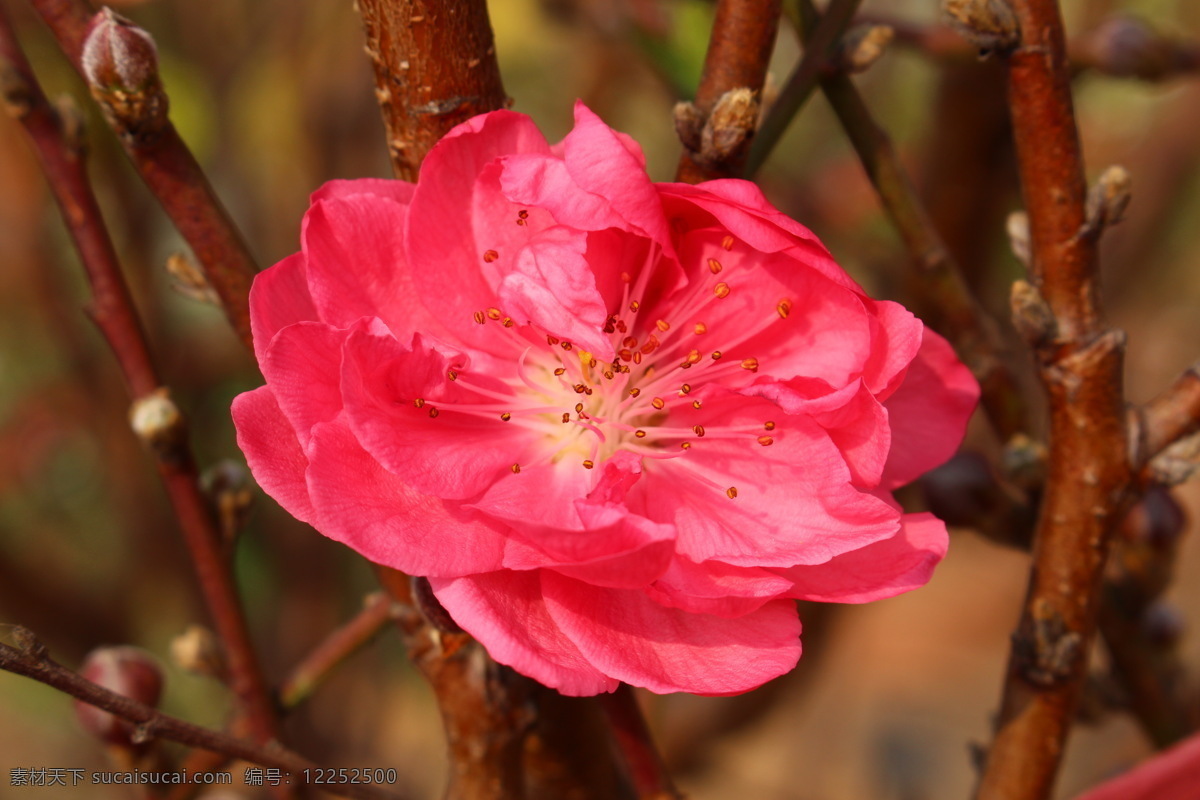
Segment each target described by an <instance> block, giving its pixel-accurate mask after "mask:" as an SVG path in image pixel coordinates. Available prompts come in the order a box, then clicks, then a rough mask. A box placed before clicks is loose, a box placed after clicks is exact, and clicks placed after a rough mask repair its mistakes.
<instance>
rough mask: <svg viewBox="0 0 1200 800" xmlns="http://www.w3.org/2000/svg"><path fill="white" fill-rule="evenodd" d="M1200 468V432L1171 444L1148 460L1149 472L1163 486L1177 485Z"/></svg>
mask: <svg viewBox="0 0 1200 800" xmlns="http://www.w3.org/2000/svg"><path fill="white" fill-rule="evenodd" d="M1198 470H1200V433H1196V434H1193V435H1191V436H1188V437H1186V438H1183V439H1180V440H1179V441H1177V442H1175V443H1174V444H1172V445H1171V446H1170V447H1168V448H1167V449H1165V450H1163V451H1162V452H1161V453H1159V454H1158V455H1157V456H1155V457H1154V458H1153V459H1152V460H1151V461H1150V473H1151V474H1152V476H1153V478H1154V480H1155V481H1157V482H1158V483H1161V484H1163V485H1164V486H1177V485H1179V484H1181V483H1183V482H1184V481H1186V480H1187V479H1188V478H1190V477H1192V476H1193V475H1195V474H1196V472H1197V471H1198Z"/></svg>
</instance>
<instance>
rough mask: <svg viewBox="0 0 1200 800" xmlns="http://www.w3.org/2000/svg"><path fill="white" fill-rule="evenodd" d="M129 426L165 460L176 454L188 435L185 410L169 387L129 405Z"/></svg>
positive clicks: (174, 456) (157, 390)
mask: <svg viewBox="0 0 1200 800" xmlns="http://www.w3.org/2000/svg"><path fill="white" fill-rule="evenodd" d="M129 425H130V427H131V428H133V432H134V433H136V434H137V437H138V438H139V439H141V440H142V443H143V444H145V445H146V446H147V447H149V448H150V449H151V450H153V451H154V453H155V454H156V455H157V456H158V457H159V458H162V459H165V460H171V459H174V458H176V457H177V454H178V453H179V452H180V450H179V448H180V447H182V446H183V444H184V440H185V438H186V431H185V429H184V424H183V413H182V412H180V410H179V407H178V406H176V405H175V403H174V401H172V400H171V395H170V394H169V393H168V392H167V390H166V389H156V390H155V391H153V392H151V393H150V394H148V395H146V396H144V397H139V398H138V399H136V400H134V401H133V405H131V406H130V407H129Z"/></svg>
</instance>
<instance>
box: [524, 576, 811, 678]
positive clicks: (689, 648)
mask: <svg viewBox="0 0 1200 800" xmlns="http://www.w3.org/2000/svg"><path fill="white" fill-rule="evenodd" d="M542 592H543V594H544V596H545V598H546V607H547V609H549V611H550V616H551V617H552V618H553V619H554V621H555V622H556V623H557V624H558V627H559V629H560V630H562V632H563V633H565V634H566V635H567V636H568V637H569V638H570V639H571V640H572V641H573V642H574V643H575V645H576V646H577V647H578V648H579V651H580V652H581V653H582V654H583V655H584V657H585V658H586V659H587V660H588V661H589V662H591V663H592V664H594V665H595V666H596V668H597V669H599V670H600V671H601V672H603V673H604V674H606V675H610V676H612V677H613V678H616V679H617V680H621V681H624V682H626V683H629V684H632V685H634V686H641V687H644V688H646V689H649V690H650V691H652V692H659V693H664V692H692V693H694V694H706V695H727V694H739V693H741V692H747V691H749V690H751V689H754V688H755V687H757V686H760V685H762V684H763V683H766V682H767V681H769V680H771V679H772V678H776V677H778V676H780V675H782V674H784V673H785V672H787V671H788V670H790V669H792V668H793V667H795V666H796V662H797V660H799V658H800V618H799V616H798V615H797V614H796V607H795V605H794V604H793V603H792V602H791V601H790V600H775V601H772V602H770V603H767V604H766V605H764V606H762V607H761V608H759V609H758V610H757V611H754V612H752V613H750V614H746V615H745V616H741V617H738V618H737V619H723V618H721V617H715V616H712V615H709V614H690V613H688V612H686V611H680V610H679V609H674V608H666V607H664V606H661V605H659V604H658V603H655V602H654V601H653V600H651V599H649V598H648V597H647V596H646V595H645V594H644V593H643V592H640V591H636V590H621V589H607V588H603V587H596V586H590V585H588V584H586V583H583V582H580V581H576V580H572V579H571V578H567V577H563V576H561V575H556V574H554V573H552V572H545V573H543V574H542Z"/></svg>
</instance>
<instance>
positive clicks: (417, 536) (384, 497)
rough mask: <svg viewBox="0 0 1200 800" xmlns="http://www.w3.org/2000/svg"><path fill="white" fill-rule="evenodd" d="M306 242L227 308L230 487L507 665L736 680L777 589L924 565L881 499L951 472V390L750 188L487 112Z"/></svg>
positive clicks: (944, 374) (967, 383)
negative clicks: (245, 307) (235, 358)
mask: <svg viewBox="0 0 1200 800" xmlns="http://www.w3.org/2000/svg"><path fill="white" fill-rule="evenodd" d="M301 239H302V249H301V252H300V253H298V254H296V255H293V256H291V257H289V258H287V259H284V260H283V261H282V262H280V263H279V264H277V265H275V267H273V268H272V269H270V270H268V271H266V272H264V273H263V274H262V275H260V276H259V277H258V279H257V280H256V282H255V284H254V289H253V292H252V294H251V312H252V319H253V327H254V343H255V348H256V354H257V357H258V361H259V365H260V366H261V368H262V371H263V374H264V375H265V376H266V380H267V385H266V386H263V387H261V388H259V389H256V390H254V391H252V392H248V393H246V394H243V395H241V396H240V397H238V398H237V400H236V401H235V402H234V407H233V414H234V419H235V421H236V423H237V428H238V440H239V443H240V445H241V447H242V449H243V451H244V452H245V453H246V457H247V459H248V461H249V463H250V466H251V468H252V469H253V471H254V474H255V476H256V477H257V479H258V481H259V483H260V484H261V485H262V486H263V488H264V489H265V490H266V491H267V492H268V493H269V494H271V495H272V496H273V497H274V498H275V499H277V500H278V501H279V502H280V503H281V504H282V505H283V506H284V507H285V508H286V509H287V510H288V511H290V512H291V513H292V514H294V515H295V516H297V517H299V518H300V519H302V520H304V521H306V522H309V523H311V524H312V525H313V526H314V527H316V528H317V529H318V530H319V531H321V532H322V533H324V534H325V535H326V536H329V537H331V538H333V539H336V540H338V541H340V542H343V543H345V544H347V545H348V546H350V547H352V548H353V549H355V550H357V551H358V552H359V553H361V554H363V555H364V556H366V557H367V558H369V559H372V560H373V561H376V562H379V563H381V564H386V565H388V566H391V567H395V568H397V569H400V570H403V571H404V572H407V573H410V574H414V575H423V576H427V577H428V578H429V581H430V584H431V585H432V587H433V590H434V593H435V594H436V595H437V598H438V599H439V600H440V602H441V603H442V604H443V605H444V606H445V608H446V609H447V611H448V612H449V613H450V614H451V616H453V618H454V619H455V620H456V621H457V622H458V624H459V625H461V626H462V627H463V628H464V629H465V630H467V631H468V632H469V633H471V634H472V635H474V636H475V637H476V638H477V639H478V640H479V641H480V642H482V643H483V645H484V646H485V647H486V648H487V649H488V651H489V652H490V653H491V655H492V656H493V657H494V658H495V659H496V660H497V661H500V662H501V663H504V664H508V665H510V666H512V667H513V668H515V669H516V670H518V671H519V672H522V673H524V674H526V675H529V676H530V677H533V678H535V679H537V680H539V681H541V682H542V683H544V684H546V685H548V686H551V687H554V688H557V689H559V690H560V691H562V692H563V693H564V694H571V695H588V694H595V693H597V692H604V691H611V690H612V689H614V688H615V687H616V686H617V684H618V682H620V681H624V682H627V683H630V684H633V685H636V686H643V687H646V688H648V689H650V690H652V691H655V692H674V691H687V692H695V693H701V694H734V693H738V692H744V691H747V690H749V689H752V688H754V687H755V686H758V685H760V684H762V683H763V682H765V681H767V680H770V679H771V678H774V677H776V676H778V675H780V674H782V673H784V672H787V671H788V670H790V669H791V668H792V667H793V666H794V665H795V664H796V661H797V659H798V658H799V657H800V622H799V619H798V618H797V614H796V608H795V604H794V603H793V599H794V598H803V599H808V600H824V601H832V602H851V603H858V602H866V601H868V600H875V599H878V598H883V597H889V596H892V595H895V594H898V593H900V592H904V591H907V590H909V589H912V588H915V587H917V586H920V585H922V584H924V583H925V582H926V581H927V580H928V579H929V576H930V573H931V571H932V569H933V567H934V565H935V564H936V563H937V561H939V560H940V559H941V558H942V556H943V555H944V554H945V551H946V531H945V527H944V526H943V524H942V523H941V522H940V521H938V520H937V519H935V518H933V517H932V516H930V515H929V514H903V513H902V512H901V511H900V509H899V507H898V506H897V504H896V503H895V502H894V501H893V500H892V498H891V495H890V490H891V489H893V488H895V487H896V486H899V485H900V484H903V483H905V482H907V481H911V480H912V479H913V478H915V477H917V476H918V475H919V474H921V473H922V472H923V471H925V470H927V469H929V468H931V467H934V466H936V465H937V464H939V463H941V462H942V461H944V460H945V459H946V458H948V457H949V456H950V455H951V454H952V453H953V451H954V450H955V448H956V447H957V446H958V443H959V441H960V439H961V437H962V435H963V429H964V426H965V424H966V420H967V418H968V417H969V416H970V414H971V411H972V410H973V408H974V406H975V402H976V399H977V394H978V389H977V387H976V384H975V382H974V380H973V379H972V378H971V376H970V374H969V373H968V372H967V370H966V369H965V368H964V367H963V366H962V365H961V364H960V363H959V362H958V361H957V360H956V359H955V357H954V355H953V353H952V352H951V350H950V348H949V346H948V345H947V344H946V343H945V341H944V340H942V339H941V338H940V337H938V336H937V335H935V334H933V333H931V332H930V331H928V330H926V329H925V328H924V327H923V326H922V324H921V323H920V321H918V320H917V319H915V318H914V317H913V316H912V315H911V314H910V313H908V312H907V311H905V310H904V309H903V308H902V307H900V306H899V305H896V304H895V303H889V302H881V301H874V300H871V299H870V298H868V297H867V296H866V295H865V294H864V293H863V291H862V289H860V288H859V287H858V285H857V284H855V283H854V281H852V280H851V279H850V278H849V277H847V275H846V274H845V273H844V272H843V271H842V270H841V269H840V268H839V267H838V266H837V265H836V264H835V263H834V262H833V259H832V258H831V257H830V255H829V253H828V252H827V251H826V250H825V248H824V247H822V246H821V244H820V242H818V241H817V239H816V237H815V236H813V234H812V233H810V232H809V231H808V230H806V229H805V228H803V227H801V226H800V225H798V224H796V223H795V222H793V221H792V220H790V219H788V218H787V217H785V216H783V215H782V214H781V213H780V212H778V211H776V210H775V209H774V208H773V207H772V206H771V205H770V204H769V203H767V201H766V200H765V199H764V198H763V196H762V194H761V193H760V192H759V190H758V189H757V188H756V187H755V186H754V185H753V184H751V183H747V182H744V181H732V180H731V181H714V182H711V183H707V184H702V185H700V186H687V185H681V184H655V183H652V182H651V181H650V180H649V178H648V177H647V176H646V172H645V169H644V160H643V156H642V153H641V150H640V149H639V148H638V146H637V145H636V144H635V143H634V142H633V141H632V140H630V139H629V138H628V137H626V136H624V135H622V134H620V133H617V132H615V131H613V130H611V129H610V128H608V127H607V126H605V125H604V123H602V122H601V121H600V120H599V118H597V117H596V116H595V115H594V114H592V113H591V112H590V111H589V110H588V109H587V108H585V107H583V106H582V105H579V106H577V107H576V112H575V129H574V130H573V131H572V132H571V133H570V134H569V135H568V136H567V137H566V139H564V140H563V141H562V142H561V143H559V144H558V145H554V146H550V145H548V144H547V143H546V141H545V139H544V138H543V137H542V135H541V134H540V133H539V132H538V130H537V129H536V127H535V126H534V125H533V123H532V122H531V121H530V120H529V119H528V118H527V117H525V116H522V115H520V114H515V113H511V112H507V111H498V112H495V113H492V114H486V115H483V116H480V117H477V118H475V119H472V120H470V121H469V122H467V123H465V124H463V125H461V126H459V127H458V128H456V129H455V130H453V131H452V132H451V133H450V134H449V135H448V136H447V137H446V138H445V139H444V140H443V141H442V142H441V143H440V144H439V145H438V146H437V147H436V148H435V149H434V150H433V152H432V153H430V155H429V157H428V158H427V159H426V161H425V163H424V166H423V167H422V170H421V180H420V182H419V183H418V184H417V185H416V186H413V185H411V184H407V183H401V182H396V181H384V180H359V181H335V182H333V183H329V184H327V185H326V186H324V187H323V188H321V189H320V190H319V191H318V192H317V193H316V194H315V195H314V196H313V199H312V207H311V208H310V209H309V212H308V214H307V215H306V216H305V219H304V224H303V229H302V234H301Z"/></svg>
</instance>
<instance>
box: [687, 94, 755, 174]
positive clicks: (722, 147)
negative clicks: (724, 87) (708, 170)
mask: <svg viewBox="0 0 1200 800" xmlns="http://www.w3.org/2000/svg"><path fill="white" fill-rule="evenodd" d="M757 127H758V94H757V93H756V92H754V91H752V90H750V89H744V88H743V89H733V90H730V91H728V92H726V93H725V94H723V95H721V99H719V100H717V104H716V105H715V106H713V110H712V113H711V114H709V115H708V121H707V122H705V123H704V131H703V133H701V134H700V153H699V155H700V160H701V161H702V162H703V163H709V164H714V163H723V162H726V161H732V160H734V159H736V158H738V157H739V154H740V153H741V152H743V151H744V150H745V148H746V147H747V146H748V145H749V144H750V139H751V137H753V136H754V131H755V129H756V128H757Z"/></svg>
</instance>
